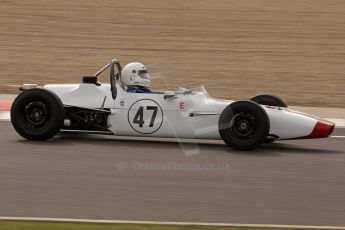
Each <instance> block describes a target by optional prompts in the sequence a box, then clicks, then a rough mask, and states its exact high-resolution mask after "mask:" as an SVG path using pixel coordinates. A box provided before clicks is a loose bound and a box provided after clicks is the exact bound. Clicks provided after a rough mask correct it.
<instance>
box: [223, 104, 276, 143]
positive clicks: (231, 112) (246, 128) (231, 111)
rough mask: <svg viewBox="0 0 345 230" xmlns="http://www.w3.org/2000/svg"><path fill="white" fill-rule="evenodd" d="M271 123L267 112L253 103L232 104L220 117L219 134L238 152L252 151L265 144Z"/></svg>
mask: <svg viewBox="0 0 345 230" xmlns="http://www.w3.org/2000/svg"><path fill="white" fill-rule="evenodd" d="M269 129H270V123H269V118H268V116H267V114H266V112H265V110H264V109H263V108H262V107H261V106H260V105H258V104H256V103H255V102H252V101H237V102H234V103H232V104H230V105H229V106H228V107H227V108H225V110H224V111H223V113H222V114H221V116H220V119H219V133H220V136H221V137H222V139H223V141H224V142H225V143H226V144H227V145H228V146H230V147H232V148H233V149H236V150H252V149H255V148H257V147H259V146H260V145H261V144H262V143H264V142H265V140H266V138H267V135H268V133H269Z"/></svg>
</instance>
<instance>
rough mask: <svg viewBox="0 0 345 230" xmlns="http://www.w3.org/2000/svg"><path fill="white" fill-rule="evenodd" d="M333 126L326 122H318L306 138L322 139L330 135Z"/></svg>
mask: <svg viewBox="0 0 345 230" xmlns="http://www.w3.org/2000/svg"><path fill="white" fill-rule="evenodd" d="M334 126H335V124H334V123H332V122H330V121H327V120H318V121H317V123H316V125H315V127H314V129H313V131H312V132H311V133H310V134H309V135H308V138H323V137H328V136H329V135H331V134H332V132H333V130H334Z"/></svg>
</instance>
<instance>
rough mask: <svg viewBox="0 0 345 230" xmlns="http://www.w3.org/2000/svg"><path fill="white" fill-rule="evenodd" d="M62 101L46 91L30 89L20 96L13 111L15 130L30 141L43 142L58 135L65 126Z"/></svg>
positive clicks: (14, 104) (13, 106)
mask: <svg viewBox="0 0 345 230" xmlns="http://www.w3.org/2000/svg"><path fill="white" fill-rule="evenodd" d="M63 119H64V106H63V104H62V102H61V100H60V99H59V98H58V97H57V96H56V95H55V94H54V93H53V92H50V91H48V90H45V89H30V90H26V91H24V92H23V93H21V94H19V95H18V96H17V98H16V99H15V100H14V102H13V105H12V109H11V121H12V125H13V127H14V129H15V130H16V131H17V132H18V133H19V134H20V135H21V136H22V137H24V138H26V139H28V140H35V141H43V140H47V139H50V138H52V137H53V136H55V135H56V134H57V132H58V131H59V130H60V128H61V127H62V125H63Z"/></svg>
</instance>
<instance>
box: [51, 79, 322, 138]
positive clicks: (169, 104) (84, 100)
mask: <svg viewBox="0 0 345 230" xmlns="http://www.w3.org/2000/svg"><path fill="white" fill-rule="evenodd" d="M44 88H46V89H49V90H51V91H53V92H54V93H55V94H56V95H57V96H58V97H59V98H60V99H61V101H62V102H63V104H64V105H70V106H77V107H84V108H92V109H99V108H101V107H103V108H107V109H110V111H111V114H110V115H109V117H108V125H109V131H111V132H112V133H113V134H114V135H126V136H151V137H175V138H197V139H221V137H220V134H219V131H218V121H219V117H220V115H221V113H222V111H223V110H224V109H225V108H226V107H227V106H228V105H229V104H231V103H232V102H233V101H230V100H229V101H226V100H218V99H214V98H212V97H210V96H208V94H207V92H206V90H204V88H203V87H201V88H199V89H198V90H193V91H192V93H187V94H185V93H183V92H182V91H181V92H175V93H176V95H175V96H174V97H171V98H167V99H165V98H164V94H145V93H127V92H125V91H124V90H123V89H122V88H121V87H120V86H119V85H117V98H116V99H115V100H113V98H112V95H111V90H110V85H109V84H103V85H101V86H96V85H94V84H73V85H46V86H44ZM105 98H106V99H105ZM104 99H105V101H104ZM141 107H142V111H139V110H140V109H141ZM263 108H264V109H265V111H266V112H267V114H268V117H269V120H270V132H269V134H270V135H274V136H276V137H277V138H278V139H294V138H301V137H306V136H308V135H309V134H310V133H312V131H313V129H314V127H315V125H316V123H317V121H318V118H315V117H312V116H309V115H306V114H302V113H298V112H294V111H291V110H289V109H287V108H279V107H268V106H263ZM138 111H139V112H140V113H138ZM154 113H155V116H154ZM138 120H143V121H144V123H143V124H140V122H138ZM141 126H142V127H141Z"/></svg>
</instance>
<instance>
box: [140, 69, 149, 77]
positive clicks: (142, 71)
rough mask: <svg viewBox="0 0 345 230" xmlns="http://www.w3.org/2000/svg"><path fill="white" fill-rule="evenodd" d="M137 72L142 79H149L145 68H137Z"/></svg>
mask: <svg viewBox="0 0 345 230" xmlns="http://www.w3.org/2000/svg"><path fill="white" fill-rule="evenodd" d="M138 74H139V76H140V77H141V78H142V79H149V78H150V77H149V73H148V72H147V70H139V73H138Z"/></svg>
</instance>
